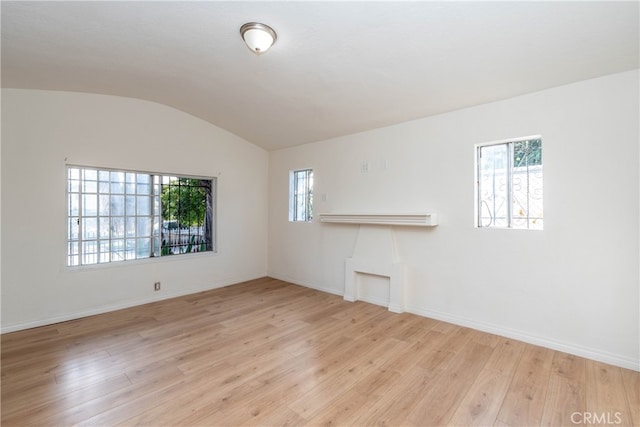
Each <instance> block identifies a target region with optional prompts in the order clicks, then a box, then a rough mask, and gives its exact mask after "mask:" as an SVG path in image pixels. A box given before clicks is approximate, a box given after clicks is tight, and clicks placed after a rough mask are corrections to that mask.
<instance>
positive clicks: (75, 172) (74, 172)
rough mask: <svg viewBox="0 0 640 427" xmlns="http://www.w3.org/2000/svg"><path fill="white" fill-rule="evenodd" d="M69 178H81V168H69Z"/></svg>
mask: <svg viewBox="0 0 640 427" xmlns="http://www.w3.org/2000/svg"><path fill="white" fill-rule="evenodd" d="M69 179H80V169H78V168H69Z"/></svg>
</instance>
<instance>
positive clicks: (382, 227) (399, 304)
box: [320, 213, 437, 313]
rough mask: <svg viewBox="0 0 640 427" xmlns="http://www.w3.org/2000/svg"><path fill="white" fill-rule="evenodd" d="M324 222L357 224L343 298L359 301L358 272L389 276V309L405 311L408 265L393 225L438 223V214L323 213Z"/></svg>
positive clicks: (346, 271)
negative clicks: (403, 260)
mask: <svg viewBox="0 0 640 427" xmlns="http://www.w3.org/2000/svg"><path fill="white" fill-rule="evenodd" d="M320 220H321V221H323V222H337V223H346V224H358V225H359V230H358V237H357V240H356V245H355V249H354V250H353V255H352V256H351V258H347V259H346V260H345V277H344V299H345V300H347V301H352V302H353V301H357V300H358V299H360V298H359V296H360V295H359V294H360V284H359V281H358V274H359V273H365V274H374V275H377V276H384V277H388V278H389V306H388V308H389V311H392V312H394V313H403V312H404V311H405V289H406V280H405V279H406V271H405V270H406V265H405V263H404V262H402V261H401V260H400V258H399V256H398V247H397V242H396V238H395V232H394V226H398V225H402V226H421V227H424V226H427V227H429V226H435V225H437V215H436V214H435V213H411V214H362V213H348V214H320Z"/></svg>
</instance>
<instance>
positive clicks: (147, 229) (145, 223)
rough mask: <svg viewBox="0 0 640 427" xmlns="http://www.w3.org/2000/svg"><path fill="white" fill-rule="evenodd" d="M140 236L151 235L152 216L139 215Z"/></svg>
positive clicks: (138, 229)
mask: <svg viewBox="0 0 640 427" xmlns="http://www.w3.org/2000/svg"><path fill="white" fill-rule="evenodd" d="M137 225H138V228H137V231H138V233H137V235H138V236H150V235H151V218H150V217H144V216H141V217H138V224H137Z"/></svg>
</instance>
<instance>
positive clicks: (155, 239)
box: [65, 164, 217, 269]
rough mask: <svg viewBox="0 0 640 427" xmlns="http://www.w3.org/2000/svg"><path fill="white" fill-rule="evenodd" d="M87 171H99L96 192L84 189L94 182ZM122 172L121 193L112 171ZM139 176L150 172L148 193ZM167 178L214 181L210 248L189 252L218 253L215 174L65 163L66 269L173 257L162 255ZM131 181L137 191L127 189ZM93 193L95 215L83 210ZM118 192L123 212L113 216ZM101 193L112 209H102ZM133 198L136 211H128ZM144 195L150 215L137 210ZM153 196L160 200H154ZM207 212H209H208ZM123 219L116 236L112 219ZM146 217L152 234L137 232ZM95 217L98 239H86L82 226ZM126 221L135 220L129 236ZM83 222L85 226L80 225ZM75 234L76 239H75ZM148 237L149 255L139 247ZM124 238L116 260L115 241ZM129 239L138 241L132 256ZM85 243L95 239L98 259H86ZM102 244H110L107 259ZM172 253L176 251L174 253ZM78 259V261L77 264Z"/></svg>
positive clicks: (96, 237) (96, 257) (212, 182)
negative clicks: (104, 224)
mask: <svg viewBox="0 0 640 427" xmlns="http://www.w3.org/2000/svg"><path fill="white" fill-rule="evenodd" d="M73 169H75V170H78V172H79V175H78V177H77V178H76V179H72V178H71V170H73ZM86 171H95V173H96V179H95V183H96V189H95V191H91V190H89V191H87V189H86V188H85V185H86V182H94V181H93V180H92V179H87V178H85V175H84V174H85V173H86ZM104 172H108V173H109V180H108V185H109V190H108V192H107V191H100V190H99V189H100V184H106V183H107V181H106V180H104V179H100V174H101V173H104ZM114 172H115V173H121V174H122V175H123V177H124V178H123V179H122V181H121V182H122V185H123V187H124V188H123V190H122V193H119V192H118V191H117V190H116V191H114V190H113V188H112V185H113V184H112V183H113V182H114V181H113V179H112V177H111V174H112V173H114ZM129 174H133V175H135V179H134V181H132V182H128V181H127V177H128V175H129ZM139 175H147V176H148V179H147V180H145V181H147V182H146V184H148V186H149V190H148V191H149V192H148V193H146V194H145V193H139V192H138V191H139V190H138V186H139V185H145V183H144V182H140V177H139ZM164 177H171V178H185V179H197V180H207V181H209V182H210V183H211V188H210V193H211V218H210V222H211V230H210V235H209V241H210V242H211V245H210V246H211V250H204V251H194V252H187V253H188V254H189V255H192V256H193V255H196V254H207V253H211V254H215V253H216V252H217V244H216V236H217V212H216V211H217V191H216V190H217V180H216V178H215V177H205V176H194V175H185V174H174V173H166V172H163V173H158V172H149V171H141V170H135V169H119V168H112V167H102V166H89V165H80V164H66V165H65V196H66V197H65V200H66V207H65V218H66V221H67V226H66V230H65V231H66V239H65V246H66V251H65V266H66V268H69V269H79V268H93V267H96V266H102V267H105V266H113V265H123V262H124V264H129V263H130V262H132V261H133V262H141V261H149V260H151V259H155V258H173V257H167V256H166V254H165V255H163V254H162V249H163V248H162V237H163V235H162V231H163V230H162V227H163V222H164V218H163V212H162V201H161V194H162V187H163V178H164ZM73 181H77V188H75V190H76V191H72V182H73ZM128 184H131V185H135V192H131V193H130V192H129V191H128V190H127V188H126V187H127V185H128ZM74 194H75V195H77V200H78V206H77V211H76V210H74V209H73V207H72V195H74ZM91 195H95V196H96V203H97V205H96V212H95V215H92V214H87V212H86V211H83V206H82V204H83V199H84V198H85V196H91ZM113 195H115V196H116V197H117V196H120V195H121V196H122V197H123V201H124V204H123V207H122V215H114V214H113V210H112V209H113V206H112V205H111V197H112V196H113ZM100 196H107V197H108V200H109V208H108V211H109V212H108V214H106V213H104V212H101V208H100ZM128 196H129V197H133V199H134V200H135V204H134V206H133V213H131V212H129V211H127V207H128V205H127V197H128ZM144 196H148V197H149V199H150V200H149V214H139V211H138V197H144ZM154 199H157V201H156V200H154ZM205 215H206V213H205ZM119 217H121V218H122V222H123V223H124V224H125V226H124V229H123V231H122V236H121V237H120V236H115V237H114V236H113V234H112V233H113V228H112V227H113V226H112V221H111V219H112V218H119ZM139 217H140V218H143V217H147V218H149V220H148V221H149V223H150V234H148V235H147V234H144V235H143V234H139V233H138V227H139V225H138V218H139ZM92 218H95V219H96V231H95V238H86V236H83V234H82V233H83V228H82V227H83V225H84V224H85V223H86V220H87V219H92ZM101 218H108V220H109V226H108V227H109V235H108V236H105V237H103V236H101V235H100V233H101V229H100V223H101ZM74 220H75V221H77V224H78V228H77V232H76V234H74V233H73V231H74V230H72V229H73V228H74V226H73V224H72V223H73V221H74ZM127 221H130V222H135V232H134V233H133V234H132V235H128V234H127V231H126V229H127V225H126V224H127ZM81 223H82V224H83V225H81ZM74 236H75V238H74ZM145 239H146V240H148V242H145V243H147V244H148V246H149V249H148V256H140V253H139V251H138V247H137V241H138V240H145ZM120 240H122V241H123V242H124V246H123V250H122V251H121V252H122V255H123V257H122V258H121V259H117V260H114V259H112V257H113V249H112V247H113V244H114V243H117V242H116V241H120ZM128 240H131V241H133V240H135V241H136V248H135V249H133V256H131V257H130V254H128V253H127V241H128ZM83 242H95V245H96V252H95V259H94V262H86V261H87V259H83V258H84V257H83V255H84V251H83V248H82V247H81V246H82V244H83ZM72 244H76V245H77V246H78V249H77V251H75V252H74V251H73V250H72ZM101 244H107V245H108V246H109V251H108V252H107V251H104V253H105V254H108V256H107V258H108V259H104V258H103V251H100V250H98V247H99V246H100V245H101ZM116 252H117V251H116ZM187 253H180V255H186V254H187ZM172 255H173V254H172ZM72 257H75V258H76V259H75V260H73V259H72ZM74 261H75V263H74Z"/></svg>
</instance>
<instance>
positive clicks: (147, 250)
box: [136, 238, 151, 258]
mask: <svg viewBox="0 0 640 427" xmlns="http://www.w3.org/2000/svg"><path fill="white" fill-rule="evenodd" d="M150 254H151V238H146V239H138V240H137V242H136V256H137V258H148V257H149V255H150Z"/></svg>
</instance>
